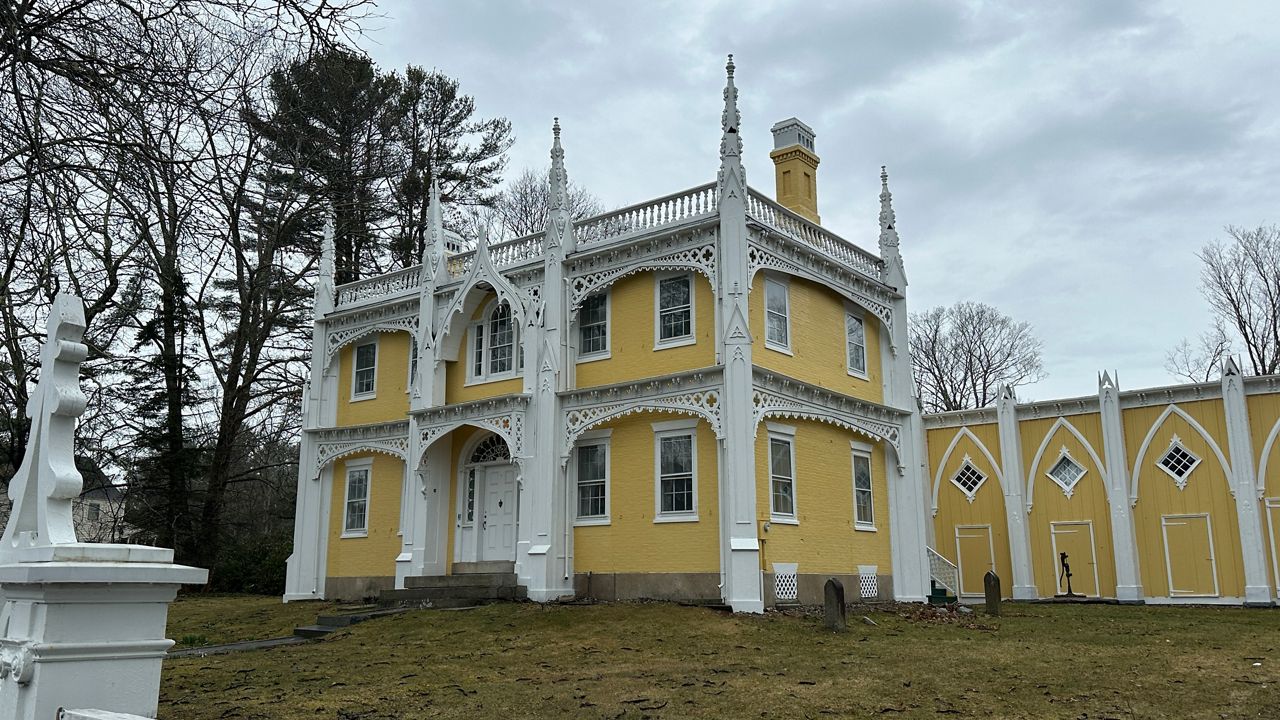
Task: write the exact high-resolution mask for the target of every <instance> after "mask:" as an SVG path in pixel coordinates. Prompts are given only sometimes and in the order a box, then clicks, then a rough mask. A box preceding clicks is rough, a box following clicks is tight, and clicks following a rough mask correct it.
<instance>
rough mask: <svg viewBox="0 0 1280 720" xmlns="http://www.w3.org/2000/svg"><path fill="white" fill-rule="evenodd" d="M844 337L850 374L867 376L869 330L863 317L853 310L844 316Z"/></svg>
mask: <svg viewBox="0 0 1280 720" xmlns="http://www.w3.org/2000/svg"><path fill="white" fill-rule="evenodd" d="M844 338H845V345H846V351H845V352H846V355H847V356H848V367H849V374H850V375H857V376H858V377H864V378H865V377H866V376H867V332H866V328H865V327H863V324H862V317H861V316H859V315H855V314H853V313H851V312H846V313H845V316H844Z"/></svg>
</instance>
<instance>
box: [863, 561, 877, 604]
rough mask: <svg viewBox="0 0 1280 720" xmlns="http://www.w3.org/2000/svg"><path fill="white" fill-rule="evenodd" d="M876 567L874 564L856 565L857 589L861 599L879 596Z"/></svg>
mask: <svg viewBox="0 0 1280 720" xmlns="http://www.w3.org/2000/svg"><path fill="white" fill-rule="evenodd" d="M878 569H879V567H878V566H876V565H859V566H858V591H859V593H860V594H861V595H862V599H863V600H867V599H872V598H876V597H879V596H880V580H879V578H878V576H877V575H876V570H878Z"/></svg>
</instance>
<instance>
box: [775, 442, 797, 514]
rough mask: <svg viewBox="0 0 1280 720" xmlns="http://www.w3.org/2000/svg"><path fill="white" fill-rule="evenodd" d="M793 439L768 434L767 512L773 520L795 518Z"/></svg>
mask: <svg viewBox="0 0 1280 720" xmlns="http://www.w3.org/2000/svg"><path fill="white" fill-rule="evenodd" d="M793 440H794V438H793V437H788V436H784V435H781V434H776V433H770V434H769V495H770V497H771V501H770V506H769V511H770V515H772V516H773V519H774V520H783V521H786V520H795V518H796V473H795V452H794V450H795V446H794V443H793Z"/></svg>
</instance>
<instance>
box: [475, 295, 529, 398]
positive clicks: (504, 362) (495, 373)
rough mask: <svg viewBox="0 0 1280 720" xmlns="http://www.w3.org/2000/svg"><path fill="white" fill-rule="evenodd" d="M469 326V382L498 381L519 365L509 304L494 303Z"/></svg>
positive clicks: (517, 335) (513, 323)
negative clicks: (478, 319)
mask: <svg viewBox="0 0 1280 720" xmlns="http://www.w3.org/2000/svg"><path fill="white" fill-rule="evenodd" d="M483 318H484V319H483V320H482V321H480V322H478V323H476V324H474V325H472V326H471V363H470V367H471V377H470V381H471V382H485V381H488V380H501V379H505V378H509V377H511V376H513V375H515V374H516V373H517V372H518V371H519V370H520V366H521V362H520V353H519V352H518V351H517V350H518V346H519V344H520V342H519V334H518V332H517V330H516V323H515V318H514V316H513V315H512V313H511V306H510V305H508V304H507V303H505V302H498V303H496V304H494V306H493V307H492V308H491V309H490V310H489V311H487V312H486V313H485V314H484V315H483Z"/></svg>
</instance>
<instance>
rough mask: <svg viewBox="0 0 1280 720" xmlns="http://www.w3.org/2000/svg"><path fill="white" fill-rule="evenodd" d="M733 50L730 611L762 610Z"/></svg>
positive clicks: (726, 405)
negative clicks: (731, 609)
mask: <svg viewBox="0 0 1280 720" xmlns="http://www.w3.org/2000/svg"><path fill="white" fill-rule="evenodd" d="M733 69H734V67H733V56H732V55H730V56H729V63H728V65H727V66H726V67H725V70H726V72H727V75H728V78H727V83H726V85H725V89H724V114H723V116H722V117H721V126H722V127H721V131H722V134H721V140H720V176H719V182H718V188H717V191H718V194H719V196H720V203H719V208H720V238H719V240H720V248H719V250H720V252H719V255H720V264H719V268H718V276H719V287H718V288H716V300H717V302H716V323H717V326H718V328H719V338H718V342H719V344H720V346H719V347H718V348H717V353H716V354H717V356H718V357H719V359H720V362H722V363H723V364H724V391H723V393H722V394H721V396H720V403H721V407H722V411H721V418H723V420H722V422H723V432H724V440H723V449H722V452H721V453H720V455H719V457H720V463H719V467H720V478H719V484H720V564H721V572H723V573H724V586H723V589H722V593H723V599H724V602H725V603H726V604H728V605H729V606H730V607H732V608H733V609H734V611H735V612H764V586H763V578H764V576H763V575H762V574H761V572H760V539H759V535H758V532H759V531H758V528H757V527H756V463H755V458H756V453H755V428H754V427H753V422H752V418H753V415H752V403H751V394H752V356H751V330H750V327H749V325H748V323H747V317H748V303H747V292H748V291H749V290H750V274H749V270H748V266H747V208H746V193H747V177H746V172H745V170H744V169H743V167H742V138H741V136H740V134H739V132H738V129H739V126H740V124H741V122H742V118H741V116H740V114H739V113H738V89H737V88H736V87H735V86H734V84H733Z"/></svg>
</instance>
